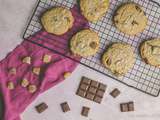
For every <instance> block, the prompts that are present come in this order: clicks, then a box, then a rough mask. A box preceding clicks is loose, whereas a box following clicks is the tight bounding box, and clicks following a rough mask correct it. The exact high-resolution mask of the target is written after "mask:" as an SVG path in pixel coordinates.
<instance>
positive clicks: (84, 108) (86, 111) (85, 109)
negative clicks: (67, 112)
mask: <svg viewBox="0 0 160 120" xmlns="http://www.w3.org/2000/svg"><path fill="white" fill-rule="evenodd" d="M89 111H90V108H89V107H85V106H84V107H83V108H82V112H81V115H82V116H85V117H88V114H89Z"/></svg>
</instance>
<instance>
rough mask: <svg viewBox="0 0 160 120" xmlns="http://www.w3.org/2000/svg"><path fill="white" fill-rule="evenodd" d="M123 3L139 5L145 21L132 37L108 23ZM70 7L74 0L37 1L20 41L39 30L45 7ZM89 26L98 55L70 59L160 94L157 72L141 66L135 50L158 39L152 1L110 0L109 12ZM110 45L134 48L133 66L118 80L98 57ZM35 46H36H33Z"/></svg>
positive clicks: (157, 10)
mask: <svg viewBox="0 0 160 120" xmlns="http://www.w3.org/2000/svg"><path fill="white" fill-rule="evenodd" d="M126 2H135V3H138V4H140V5H141V6H142V7H143V9H144V11H145V13H146V15H147V17H148V19H149V23H148V26H147V28H146V29H145V31H144V32H143V33H141V34H139V35H137V36H134V37H131V36H128V35H125V34H124V33H121V32H119V31H118V30H117V29H116V28H115V26H114V25H113V22H112V18H113V15H114V12H115V10H116V9H117V8H118V6H120V5H121V4H123V3H126ZM74 4H77V2H76V0H39V1H38V4H37V6H36V8H35V10H34V12H33V15H32V16H31V19H30V21H29V24H28V26H27V28H26V31H25V33H24V36H23V37H24V39H26V38H28V37H30V36H31V35H33V34H35V33H36V32H37V31H40V30H41V28H42V27H41V24H40V21H39V19H40V18H39V17H40V15H41V14H42V13H43V12H44V11H46V10H47V9H48V8H51V7H53V6H65V7H68V8H71V7H73V6H74ZM90 27H91V29H93V30H95V31H96V32H98V34H99V36H100V38H101V40H100V50H99V52H98V53H97V54H96V55H95V56H92V57H87V58H82V59H81V61H77V60H76V59H74V58H71V59H72V60H74V61H77V62H79V63H81V64H83V65H85V66H87V67H89V68H91V69H93V70H95V71H97V72H100V73H102V74H104V75H106V76H109V77H111V78H113V79H115V80H117V81H119V82H121V83H123V84H125V85H127V86H129V87H133V88H135V89H137V90H140V91H142V92H144V93H147V94H149V95H152V96H155V97H156V96H158V95H159V93H160V69H159V68H156V67H153V66H150V65H147V64H145V63H144V62H143V61H142V60H141V58H140V56H139V51H138V48H139V45H140V43H141V42H142V41H143V40H146V39H150V38H157V37H160V5H159V4H158V3H156V2H154V1H152V0H130V1H128V0H110V9H109V11H108V12H107V13H106V15H105V16H104V17H103V18H102V19H101V20H100V21H99V22H97V23H96V24H94V23H90ZM44 37H46V36H44ZM37 39H38V38H37ZM26 40H27V39H26ZM41 40H43V39H41ZM112 42H127V43H129V44H131V45H132V46H133V47H134V48H135V52H136V53H137V55H136V63H135V65H134V67H133V69H132V70H130V71H129V72H128V74H126V75H125V76H123V77H121V78H117V77H116V76H114V75H112V74H111V73H110V72H109V71H108V70H107V69H106V68H105V67H104V66H103V65H102V64H101V62H100V58H101V55H102V54H103V52H104V51H105V48H106V46H107V45H109V44H110V43H112ZM35 44H36V43H35ZM59 44H61V43H59ZM37 45H39V44H38V43H37ZM40 46H42V47H45V48H47V49H49V50H51V51H53V52H56V53H58V54H61V55H63V56H65V57H69V56H66V55H65V54H64V53H63V52H61V51H57V50H54V49H50V48H48V47H46V46H44V45H40Z"/></svg>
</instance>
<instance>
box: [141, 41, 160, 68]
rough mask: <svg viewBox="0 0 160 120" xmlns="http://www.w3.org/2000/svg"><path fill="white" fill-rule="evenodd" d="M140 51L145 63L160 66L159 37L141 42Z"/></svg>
mask: <svg viewBox="0 0 160 120" xmlns="http://www.w3.org/2000/svg"><path fill="white" fill-rule="evenodd" d="M140 53H141V57H142V59H143V60H144V61H145V62H146V63H147V64H150V65H153V66H157V67H160V39H153V40H148V41H145V42H144V43H142V45H141V47H140Z"/></svg>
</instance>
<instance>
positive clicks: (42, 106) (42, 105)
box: [35, 102, 48, 113]
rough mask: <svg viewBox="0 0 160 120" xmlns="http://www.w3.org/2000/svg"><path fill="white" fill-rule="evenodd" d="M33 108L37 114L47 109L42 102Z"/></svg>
mask: <svg viewBox="0 0 160 120" xmlns="http://www.w3.org/2000/svg"><path fill="white" fill-rule="evenodd" d="M35 108H36V110H37V112H38V113H42V112H44V111H45V110H46V109H47V108H48V105H47V104H46V103H44V102H43V103H41V104H39V105H37V106H36V107H35Z"/></svg>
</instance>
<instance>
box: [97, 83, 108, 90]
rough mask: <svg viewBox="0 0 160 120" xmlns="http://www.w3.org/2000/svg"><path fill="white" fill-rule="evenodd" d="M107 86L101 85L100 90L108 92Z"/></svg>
mask: <svg viewBox="0 0 160 120" xmlns="http://www.w3.org/2000/svg"><path fill="white" fill-rule="evenodd" d="M106 88H107V85H105V84H102V83H100V85H99V89H100V90H102V91H106Z"/></svg>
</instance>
